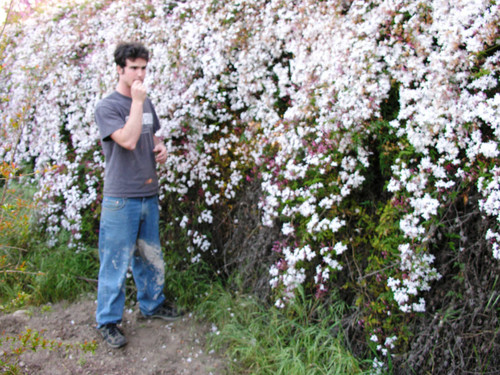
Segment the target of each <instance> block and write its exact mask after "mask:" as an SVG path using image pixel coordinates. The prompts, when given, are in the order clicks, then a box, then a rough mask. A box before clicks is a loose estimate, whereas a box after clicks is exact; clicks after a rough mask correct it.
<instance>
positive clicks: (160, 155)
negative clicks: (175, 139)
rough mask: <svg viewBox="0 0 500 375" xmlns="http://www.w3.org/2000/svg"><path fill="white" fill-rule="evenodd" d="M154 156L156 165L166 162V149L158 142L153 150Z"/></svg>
mask: <svg viewBox="0 0 500 375" xmlns="http://www.w3.org/2000/svg"><path fill="white" fill-rule="evenodd" d="M153 152H154V153H155V154H156V155H155V160H156V162H157V163H162V164H163V163H165V162H166V161H167V148H166V147H165V145H164V144H163V142H158V143H157V144H156V146H155V147H154V148H153Z"/></svg>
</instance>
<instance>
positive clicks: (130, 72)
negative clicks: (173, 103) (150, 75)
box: [117, 58, 148, 87]
mask: <svg viewBox="0 0 500 375" xmlns="http://www.w3.org/2000/svg"><path fill="white" fill-rule="evenodd" d="M147 65H148V62H147V61H146V60H144V59H142V58H137V59H135V60H130V59H127V60H126V65H125V67H124V68H122V67H121V66H118V67H117V70H118V74H119V75H120V81H122V82H123V83H125V84H126V85H127V86H128V87H131V86H132V83H134V81H141V82H144V77H146V66H147Z"/></svg>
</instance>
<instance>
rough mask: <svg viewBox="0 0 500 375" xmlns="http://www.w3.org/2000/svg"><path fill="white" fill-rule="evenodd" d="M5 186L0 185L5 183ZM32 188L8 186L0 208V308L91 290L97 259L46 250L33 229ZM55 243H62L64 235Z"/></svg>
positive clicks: (83, 252)
mask: <svg viewBox="0 0 500 375" xmlns="http://www.w3.org/2000/svg"><path fill="white" fill-rule="evenodd" d="M4 188H5V185H4ZM33 192H34V191H33V189H31V187H30V186H28V185H21V184H16V183H13V182H11V184H10V187H9V189H8V191H7V193H6V194H4V198H5V199H4V203H3V205H2V206H1V207H0V209H1V210H2V212H1V213H2V216H1V220H0V227H1V229H2V230H1V231H0V310H3V311H11V310H13V309H18V308H21V307H25V306H26V305H29V304H36V305H38V304H43V303H47V302H54V301H58V300H62V299H66V300H72V299H75V298H77V297H78V296H80V295H81V294H82V293H85V292H89V291H92V290H94V289H95V286H96V285H97V283H96V280H95V279H96V277H97V268H98V255H97V250H96V249H92V248H88V249H80V250H78V251H76V250H75V249H71V248H68V247H65V246H59V247H55V248H50V247H48V246H47V244H46V242H45V238H44V233H43V232H41V231H40V228H38V227H37V224H36V221H35V220H34V219H33V218H34V217H35V216H36V207H37V206H36V204H35V202H34V201H33ZM62 236H66V238H61V241H60V243H67V242H68V241H67V240H68V239H69V236H70V234H69V233H65V234H62Z"/></svg>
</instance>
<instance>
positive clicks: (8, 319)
mask: <svg viewBox="0 0 500 375" xmlns="http://www.w3.org/2000/svg"><path fill="white" fill-rule="evenodd" d="M94 316H95V300H94V299H93V298H92V297H87V298H84V299H81V300H80V301H77V302H74V303H64V302H61V303H58V304H55V305H51V306H50V308H47V307H45V308H42V307H40V308H35V309H34V310H20V311H17V312H15V313H12V314H8V315H2V316H0V338H2V337H3V338H4V340H5V338H6V337H19V336H18V335H20V334H21V335H23V334H24V333H26V329H27V328H29V329H32V330H34V331H37V332H41V335H42V336H43V338H45V339H47V340H56V341H57V342H63V343H64V346H66V344H71V345H72V347H71V348H70V349H54V350H48V349H41V348H38V349H37V350H36V351H32V350H27V351H25V352H24V353H22V354H21V355H20V356H19V357H18V365H17V367H18V368H19V369H20V373H21V374H30V375H31V374H47V375H63V374H64V375H67V374H71V375H74V374H85V375H91V374H92V375H93V374H95V375H181V374H182V375H194V374H196V375H210V374H211V375H219V374H226V371H225V366H224V361H223V359H222V358H220V357H218V356H217V355H216V353H214V352H213V351H208V350H207V349H206V335H207V333H208V332H209V331H210V329H211V327H210V325H207V324H202V323H200V322H198V321H196V320H195V319H194V318H193V317H192V315H191V314H189V313H188V314H186V315H185V316H184V317H182V318H181V319H179V320H177V321H175V322H165V321H163V320H159V319H151V320H143V319H138V314H137V311H134V309H127V310H126V311H125V312H124V316H123V322H122V325H121V327H122V329H123V331H124V333H125V335H126V336H127V338H128V341H129V342H128V345H126V346H125V347H124V348H121V349H110V348H109V347H107V345H106V344H105V343H104V342H102V339H101V336H100V334H99V333H98V332H97V330H96V324H95V319H94ZM93 340H95V341H96V343H97V348H96V350H95V352H94V353H91V352H89V351H84V350H82V349H81V348H80V344H82V343H85V342H92V341H93ZM0 343H1V341H0ZM19 346H20V342H19V340H14V342H12V341H9V342H4V343H3V345H0V358H6V357H5V356H9V357H10V363H15V361H16V359H17V355H13V354H12V348H15V347H19ZM1 371H2V368H1V365H0V372H1Z"/></svg>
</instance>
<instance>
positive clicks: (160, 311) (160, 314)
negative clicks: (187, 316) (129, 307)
mask: <svg viewBox="0 0 500 375" xmlns="http://www.w3.org/2000/svg"><path fill="white" fill-rule="evenodd" d="M141 315H142V318H143V319H163V320H167V321H174V320H177V319H179V318H180V317H181V316H182V315H184V311H182V310H178V309H177V308H176V307H175V306H169V305H168V304H167V303H163V305H160V306H159V307H158V308H156V310H155V311H154V312H153V313H152V314H151V315H144V314H141Z"/></svg>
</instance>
